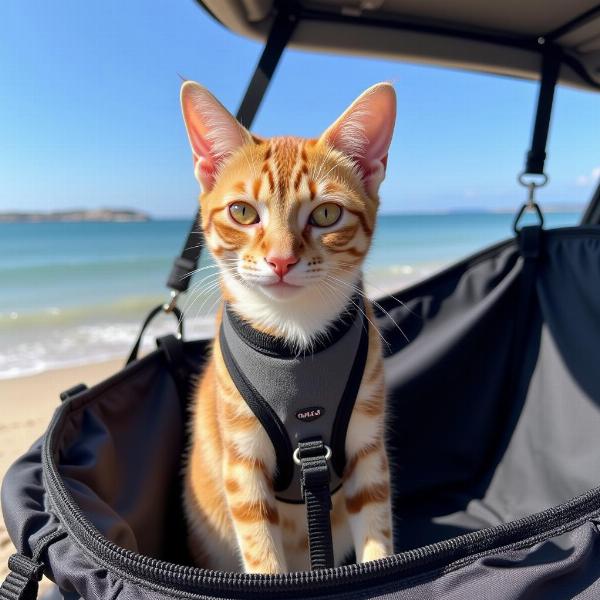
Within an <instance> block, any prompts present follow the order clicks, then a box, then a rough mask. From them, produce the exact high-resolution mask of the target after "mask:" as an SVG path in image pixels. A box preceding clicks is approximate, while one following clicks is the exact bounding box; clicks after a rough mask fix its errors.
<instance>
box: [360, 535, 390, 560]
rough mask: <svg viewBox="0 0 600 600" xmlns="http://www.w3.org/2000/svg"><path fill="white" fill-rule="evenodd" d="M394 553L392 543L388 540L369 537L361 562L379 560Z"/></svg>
mask: <svg viewBox="0 0 600 600" xmlns="http://www.w3.org/2000/svg"><path fill="white" fill-rule="evenodd" d="M392 553H393V550H392V544H391V542H389V541H388V540H376V539H372V538H369V539H367V541H366V542H365V547H364V549H363V553H362V557H361V560H360V562H369V561H370V560H378V559H380V558H385V557H386V556H390V554H392Z"/></svg>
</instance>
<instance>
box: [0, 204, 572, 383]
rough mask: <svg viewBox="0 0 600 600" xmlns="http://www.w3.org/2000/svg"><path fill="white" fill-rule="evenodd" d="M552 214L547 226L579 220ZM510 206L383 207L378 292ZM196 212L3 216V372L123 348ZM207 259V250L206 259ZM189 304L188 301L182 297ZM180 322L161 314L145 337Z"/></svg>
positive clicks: (483, 237)
mask: <svg viewBox="0 0 600 600" xmlns="http://www.w3.org/2000/svg"><path fill="white" fill-rule="evenodd" d="M578 219H579V214H577V213H550V214H548V215H546V226H547V227H557V226H563V225H574V224H576V223H577V221H578ZM511 225H512V215H510V214H496V213H477V214H462V213H456V214H447V215H446V214H443V215H442V214H422V215H381V216H380V217H379V221H378V226H377V232H376V236H375V239H374V244H373V247H372V250H371V252H370V254H369V257H368V259H367V261H366V266H365V283H366V285H367V289H368V291H369V293H371V294H372V295H375V296H376V295H378V294H383V292H384V291H386V290H387V291H390V290H392V289H399V288H400V287H402V286H403V285H407V284H409V283H412V282H414V281H416V280H418V279H420V278H423V277H426V276H427V275H429V274H431V273H433V272H435V271H437V270H439V269H440V268H442V267H443V266H445V265H447V264H449V263H451V262H452V261H455V260H457V259H459V258H461V257H463V256H467V255H468V254H470V253H472V252H474V251H475V250H477V249H479V248H482V247H484V246H486V245H489V244H491V243H494V242H496V241H499V240H501V239H504V238H506V237H508V236H510V234H511ZM188 227H189V221H187V220H156V221H149V222H145V223H91V222H80V223H3V224H0V378H6V377H14V376H19V375H25V374H29V373H35V372H39V371H42V370H45V369H48V368H57V367H61V366H66V365H74V364H81V363H86V362H93V361H99V360H104V359H108V358H114V357H125V356H126V354H127V352H128V349H129V348H130V346H131V344H132V342H133V340H134V339H135V336H136V334H137V331H138V329H139V326H140V324H141V322H142V320H143V318H144V317H145V315H146V313H147V312H148V310H149V309H150V308H152V307H153V306H154V305H156V304H158V303H160V302H164V300H165V299H166V297H167V296H168V293H167V291H166V290H165V288H164V283H165V280H166V277H167V275H168V272H169V269H170V264H171V260H172V258H173V257H174V256H175V255H176V254H177V253H178V252H179V251H180V249H181V245H182V244H183V241H184V239H185V236H186V233H187V230H188ZM208 264H209V261H208V259H207V257H205V258H204V259H203V261H202V263H201V266H206V265H208ZM213 272H214V269H211V268H208V269H205V270H204V271H201V272H200V273H199V274H198V275H197V276H196V277H195V278H194V281H193V283H192V286H193V287H192V289H193V293H192V294H188V295H189V296H190V300H189V301H188V302H187V304H188V306H187V308H186V328H187V331H188V337H195V336H206V335H212V333H213V321H214V319H213V317H212V313H213V312H214V310H215V308H216V305H217V303H218V296H217V295H216V293H215V292H214V291H213V292H212V293H211V292H207V291H206V287H207V286H209V287H210V283H211V282H212V281H213V278H212V277H211V276H210V274H211V273H213ZM184 305H185V303H184ZM172 329H173V323H172V322H171V319H169V318H168V317H161V319H160V320H159V322H158V323H157V324H156V325H155V326H154V329H153V330H152V331H150V332H149V334H148V336H147V337H146V347H150V345H151V343H152V339H153V337H154V336H155V335H157V334H159V333H162V332H166V331H169V330H172Z"/></svg>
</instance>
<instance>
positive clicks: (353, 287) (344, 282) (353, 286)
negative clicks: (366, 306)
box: [327, 275, 410, 342]
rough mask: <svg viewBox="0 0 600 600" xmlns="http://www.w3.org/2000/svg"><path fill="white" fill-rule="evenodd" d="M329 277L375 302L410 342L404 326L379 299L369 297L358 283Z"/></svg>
mask: <svg viewBox="0 0 600 600" xmlns="http://www.w3.org/2000/svg"><path fill="white" fill-rule="evenodd" d="M327 277H329V278H330V279H333V280H334V281H337V282H339V283H341V284H343V285H346V286H348V287H349V288H351V289H352V290H354V291H355V292H356V293H357V294H359V295H360V296H362V297H363V298H364V299H365V300H367V301H369V302H371V303H372V304H374V305H375V306H376V307H377V308H378V309H379V310H380V311H381V312H383V313H385V315H386V316H387V318H388V319H389V320H390V321H391V322H392V323H393V324H394V325H395V327H396V329H398V331H399V332H400V333H401V334H402V336H403V337H404V339H405V340H406V341H407V342H410V340H409V338H408V336H407V335H406V334H405V333H404V331H403V330H402V327H400V325H398V323H397V321H396V320H395V319H394V317H392V315H390V313H389V312H388V311H387V310H386V309H385V308H383V306H381V304H379V302H377V300H373V298H369V297H368V296H367V295H366V294H365V292H364V290H363V289H362V288H361V287H360V286H358V285H356V284H350V283H348V282H346V281H344V280H343V279H339V278H338V277H334V276H333V275H328V276H327Z"/></svg>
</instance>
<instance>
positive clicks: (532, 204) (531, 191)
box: [513, 173, 548, 234]
mask: <svg viewBox="0 0 600 600" xmlns="http://www.w3.org/2000/svg"><path fill="white" fill-rule="evenodd" d="M527 175H531V173H521V174H520V175H519V176H518V177H517V181H518V182H519V183H520V184H521V185H522V186H524V187H526V188H527V200H526V201H525V203H524V204H523V206H521V209H520V210H519V212H518V213H517V216H516V217H515V220H514V222H513V230H514V232H515V233H517V234H518V233H519V231H520V230H521V228H520V227H519V222H520V220H521V217H522V216H523V215H524V214H525V213H526V212H534V213H536V214H537V216H538V219H539V221H540V227H541V226H543V225H544V215H543V214H542V211H541V209H540V207H539V205H538V203H537V202H536V201H535V191H536V190H537V188H539V187H543V186H545V185H546V184H547V183H548V175H546V174H545V173H541V174H540V175H539V177H540V178H541V179H540V180H539V181H536V180H535V179H530V180H527V179H526V176H527Z"/></svg>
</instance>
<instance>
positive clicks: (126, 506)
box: [0, 227, 600, 600]
mask: <svg viewBox="0 0 600 600" xmlns="http://www.w3.org/2000/svg"><path fill="white" fill-rule="evenodd" d="M394 296H395V297H392V296H388V297H386V298H383V299H381V300H380V304H381V307H382V309H384V310H385V311H387V312H389V313H390V315H391V316H392V317H393V318H394V319H395V321H396V322H397V323H398V324H399V325H400V327H401V328H402V329H403V331H404V333H405V334H406V336H407V337H408V340H409V341H406V339H405V338H404V336H403V335H402V334H401V333H400V332H399V331H398V330H397V329H396V326H395V325H394V324H393V323H392V322H391V320H390V319H388V317H387V316H386V315H385V313H384V312H383V311H382V310H379V309H377V310H376V312H377V323H378V325H379V327H380V330H381V333H382V335H383V336H384V337H385V339H386V340H387V341H388V343H389V344H390V346H389V350H388V353H387V355H386V358H385V367H386V379H387V386H388V391H389V392H388V395H389V426H388V433H389V436H388V448H389V454H390V459H391V460H390V462H391V466H392V467H391V468H392V478H393V511H394V541H395V550H396V552H397V553H396V554H395V555H393V556H390V557H388V558H386V559H384V560H381V561H377V562H375V563H370V564H365V565H356V564H349V565H347V566H344V567H338V568H334V569H323V570H317V571H311V572H306V573H292V574H287V575H280V576H266V575H265V576H261V575H246V574H242V573H219V572H210V571H205V570H202V569H198V568H194V567H192V566H189V564H190V562H189V557H188V556H187V554H186V552H185V526H184V523H183V519H182V509H181V483H180V473H181V468H182V460H183V459H182V456H183V453H184V448H185V445H186V423H187V419H188V412H187V405H188V402H189V398H190V395H191V390H192V387H193V386H192V382H193V381H194V379H195V377H196V375H197V373H198V372H199V371H200V370H201V368H202V363H203V360H204V357H205V356H206V353H207V350H208V345H207V342H202V341H201V342H183V341H181V340H178V339H176V338H175V337H172V336H171V337H167V338H163V339H162V340H160V346H159V348H158V349H157V350H156V351H155V352H153V353H151V354H149V355H148V356H146V357H144V358H142V359H139V360H134V361H133V362H132V363H131V364H129V366H127V368H125V369H124V370H123V371H121V372H119V373H117V374H115V375H114V376H113V377H112V378H110V379H108V380H106V381H104V382H102V383H101V384H99V385H97V386H94V387H92V388H90V389H87V388H85V386H78V387H76V388H74V389H73V390H71V391H68V392H67V393H65V394H64V399H63V402H62V404H61V405H60V406H59V407H58V409H57V411H56V414H55V416H54V418H53V420H52V423H51V424H50V426H49V428H48V430H47V432H46V433H45V435H44V436H43V438H42V439H40V440H39V441H38V442H37V443H36V444H34V446H33V447H32V448H31V450H30V451H29V452H27V454H26V455H25V456H23V457H22V458H21V459H20V460H19V461H17V462H16V463H15V464H14V465H13V466H12V468H11V469H10V470H9V472H8V473H7V475H6V477H5V479H4V482H3V487H2V507H3V511H4V517H5V521H6V526H7V528H8V531H9V532H10V535H11V538H12V540H13V541H14V543H15V545H16V547H17V549H18V552H19V554H18V555H16V556H15V557H14V558H13V559H12V560H11V563H10V568H11V573H10V575H9V577H8V579H7V580H6V582H5V583H4V584H3V586H2V588H1V592H0V598H2V600H8V599H10V600H15V599H17V598H19V599H27V598H34V597H35V593H36V589H37V580H38V579H39V577H40V576H41V573H42V572H44V573H45V574H46V575H47V576H49V577H50V578H51V579H53V580H54V581H55V582H56V583H57V584H58V587H59V588H60V590H61V591H60V594H61V595H59V596H56V597H63V598H66V599H68V600H75V599H78V598H85V599H89V600H92V599H103V600H104V599H106V600H108V599H111V600H112V599H118V598H123V599H124V598H127V599H128V600H129V599H140V600H141V599H142V598H144V599H147V598H151V599H154V600H159V599H160V600H167V599H173V598H177V599H184V598H185V599H194V598H196V599H198V600H199V599H200V598H203V599H206V598H239V599H244V598H328V597H335V598H352V599H367V598H368V599H376V598H381V599H383V598H385V599H391V598H393V599H395V600H409V599H410V600H412V599H417V598H443V599H444V600H465V599H467V598H486V599H491V600H495V599H501V598H502V599H506V598H509V599H517V598H518V599H532V598H536V599H537V598H542V599H548V598H550V599H557V600H563V599H565V598H585V599H588V598H589V599H592V598H599V597H600V532H599V523H600V489H598V488H597V486H598V485H599V484H600V442H599V440H600V369H599V365H600V362H599V349H600V228H599V227H576V228H566V229H557V230H550V231H543V230H541V229H540V228H538V227H526V228H523V229H522V230H521V232H520V234H519V236H518V237H517V238H515V239H514V240H508V241H506V242H503V243H500V244H497V245H495V246H493V247H491V248H488V249H487V250H484V251H482V252H479V253H478V254H476V255H475V256H473V257H471V258H469V259H467V260H464V261H462V262H460V263H458V264H456V265H454V266H452V267H450V268H448V269H446V270H445V271H443V272H441V273H439V274H437V275H435V276H433V277H431V278H429V279H428V280H426V281H423V282H421V283H418V284H416V285H414V286H412V287H411V288H409V289H405V290H403V291H401V292H400V293H398V294H395V295H394ZM310 450H311V449H310V448H306V452H307V453H309V454H310ZM207 543H208V545H209V546H210V540H208V541H207Z"/></svg>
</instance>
